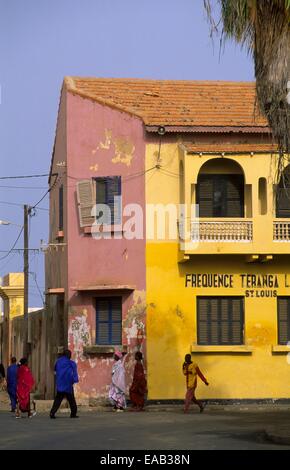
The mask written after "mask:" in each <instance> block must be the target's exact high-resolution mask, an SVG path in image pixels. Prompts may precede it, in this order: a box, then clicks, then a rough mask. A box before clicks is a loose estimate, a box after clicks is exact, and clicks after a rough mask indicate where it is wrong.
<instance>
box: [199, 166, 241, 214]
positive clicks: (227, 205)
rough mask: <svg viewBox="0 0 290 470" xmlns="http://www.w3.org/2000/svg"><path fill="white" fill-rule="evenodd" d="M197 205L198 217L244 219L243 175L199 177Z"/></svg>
mask: <svg viewBox="0 0 290 470" xmlns="http://www.w3.org/2000/svg"><path fill="white" fill-rule="evenodd" d="M197 204H198V205H199V216H200V217H231V218H234V217H244V177H243V175H239V174H233V175H229V174H226V175H221V174H220V175H215V174H201V175H199V177H198V181H197Z"/></svg>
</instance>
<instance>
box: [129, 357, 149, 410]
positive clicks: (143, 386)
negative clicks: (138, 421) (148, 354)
mask: <svg viewBox="0 0 290 470" xmlns="http://www.w3.org/2000/svg"><path fill="white" fill-rule="evenodd" d="M142 358H143V356H142V353H141V352H140V351H137V352H136V354H135V360H136V365H135V369H134V376H133V382H132V385H131V387H130V390H129V393H130V400H131V402H132V411H143V408H144V404H145V395H146V393H147V382H146V378H145V374H144V368H143V365H142Z"/></svg>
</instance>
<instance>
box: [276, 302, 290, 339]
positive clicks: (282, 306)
mask: <svg viewBox="0 0 290 470" xmlns="http://www.w3.org/2000/svg"><path fill="white" fill-rule="evenodd" d="M277 307H278V344H281V345H286V344H287V343H288V341H290V297H278V298H277Z"/></svg>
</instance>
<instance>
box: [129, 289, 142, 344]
mask: <svg viewBox="0 0 290 470" xmlns="http://www.w3.org/2000/svg"><path fill="white" fill-rule="evenodd" d="M133 301H134V304H133V305H132V307H131V308H130V309H129V310H128V313H127V316H126V319H125V320H124V322H123V328H124V331H125V333H126V336H127V341H128V345H130V344H131V342H132V340H137V348H138V349H140V348H141V345H142V343H143V341H144V339H145V336H146V335H145V317H146V303H145V291H135V292H134V296H133Z"/></svg>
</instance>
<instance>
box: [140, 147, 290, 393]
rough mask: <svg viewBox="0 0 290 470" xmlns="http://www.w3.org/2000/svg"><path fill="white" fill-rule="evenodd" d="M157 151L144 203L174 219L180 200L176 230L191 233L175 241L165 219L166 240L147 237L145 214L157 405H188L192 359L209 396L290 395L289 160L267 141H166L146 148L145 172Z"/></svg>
mask: <svg viewBox="0 0 290 470" xmlns="http://www.w3.org/2000/svg"><path fill="white" fill-rule="evenodd" d="M157 155H158V159H159V161H160V166H159V165H158V168H157V169H156V171H155V172H154V173H153V174H150V172H148V174H147V177H146V203H147V205H148V204H149V205H150V204H151V205H156V204H163V205H164V206H166V207H167V209H168V211H169V205H173V206H174V205H176V206H177V207H178V206H179V205H180V204H181V205H182V206H181V207H182V209H181V211H180V212H178V215H177V220H175V223H176V224H177V225H178V226H179V228H180V227H182V229H183V231H181V232H179V237H178V238H177V239H175V240H174V237H171V236H170V235H169V216H167V221H166V238H165V240H162V239H158V233H157V230H156V229H155V232H154V236H153V237H152V236H150V237H149V239H148V226H150V233H151V232H152V233H153V230H152V229H151V224H152V217H151V215H150V216H149V215H147V245H146V267H147V276H146V286H147V359H148V384H149V387H148V388H149V395H150V396H149V398H150V399H182V398H183V397H184V394H185V383H184V376H183V374H182V363H183V361H184V356H185V354H186V353H191V354H192V360H193V361H194V362H197V363H198V365H199V367H200V368H201V370H202V372H203V373H204V375H205V376H206V378H207V380H208V381H209V384H210V386H209V387H206V386H205V385H204V384H203V383H202V382H200V385H199V387H198V396H200V397H202V398H207V399H219V400H227V399H229V400H238V399H278V398H288V397H289V383H288V376H289V373H290V361H289V360H288V352H290V343H289V347H288V346H287V343H288V341H290V323H289V320H290V316H289V315H290V263H289V261H290V256H289V255H290V250H289V248H290V245H289V241H290V219H289V218H288V217H289V214H290V212H288V210H289V208H290V200H289V198H288V197H287V194H286V193H287V186H288V185H289V184H288V179H287V178H288V172H287V171H288V169H287V168H286V167H287V158H286V157H285V156H284V157H283V163H282V165H283V167H284V171H283V172H281V171H280V174H278V172H277V167H278V163H279V162H280V164H281V158H282V157H279V154H278V153H277V152H276V151H274V150H272V149H271V144H269V143H268V144H266V145H261V144H259V143H256V144H255V143H244V144H238V145H237V144H236V143H230V142H228V141H224V143H223V142H222V141H221V142H220V143H218V144H215V143H211V144H206V143H203V144H202V143H201V144H184V143H181V142H178V141H174V140H173V139H172V141H170V140H169V139H168V141H167V142H164V143H162V144H161V145H160V143H159V144H158V143H157V142H156V144H154V143H150V144H148V145H147V149H146V166H147V169H150V168H152V166H154V165H155V164H156V158H157ZM282 181H283V184H282ZM279 195H280V196H279ZM147 213H148V209H147ZM173 220H174V214H173V213H172V221H171V227H172V226H173V225H174V222H173ZM184 230H185V232H184ZM180 233H182V235H183V234H184V233H185V234H186V236H185V237H183V236H181V237H180ZM160 238H161V237H160Z"/></svg>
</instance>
